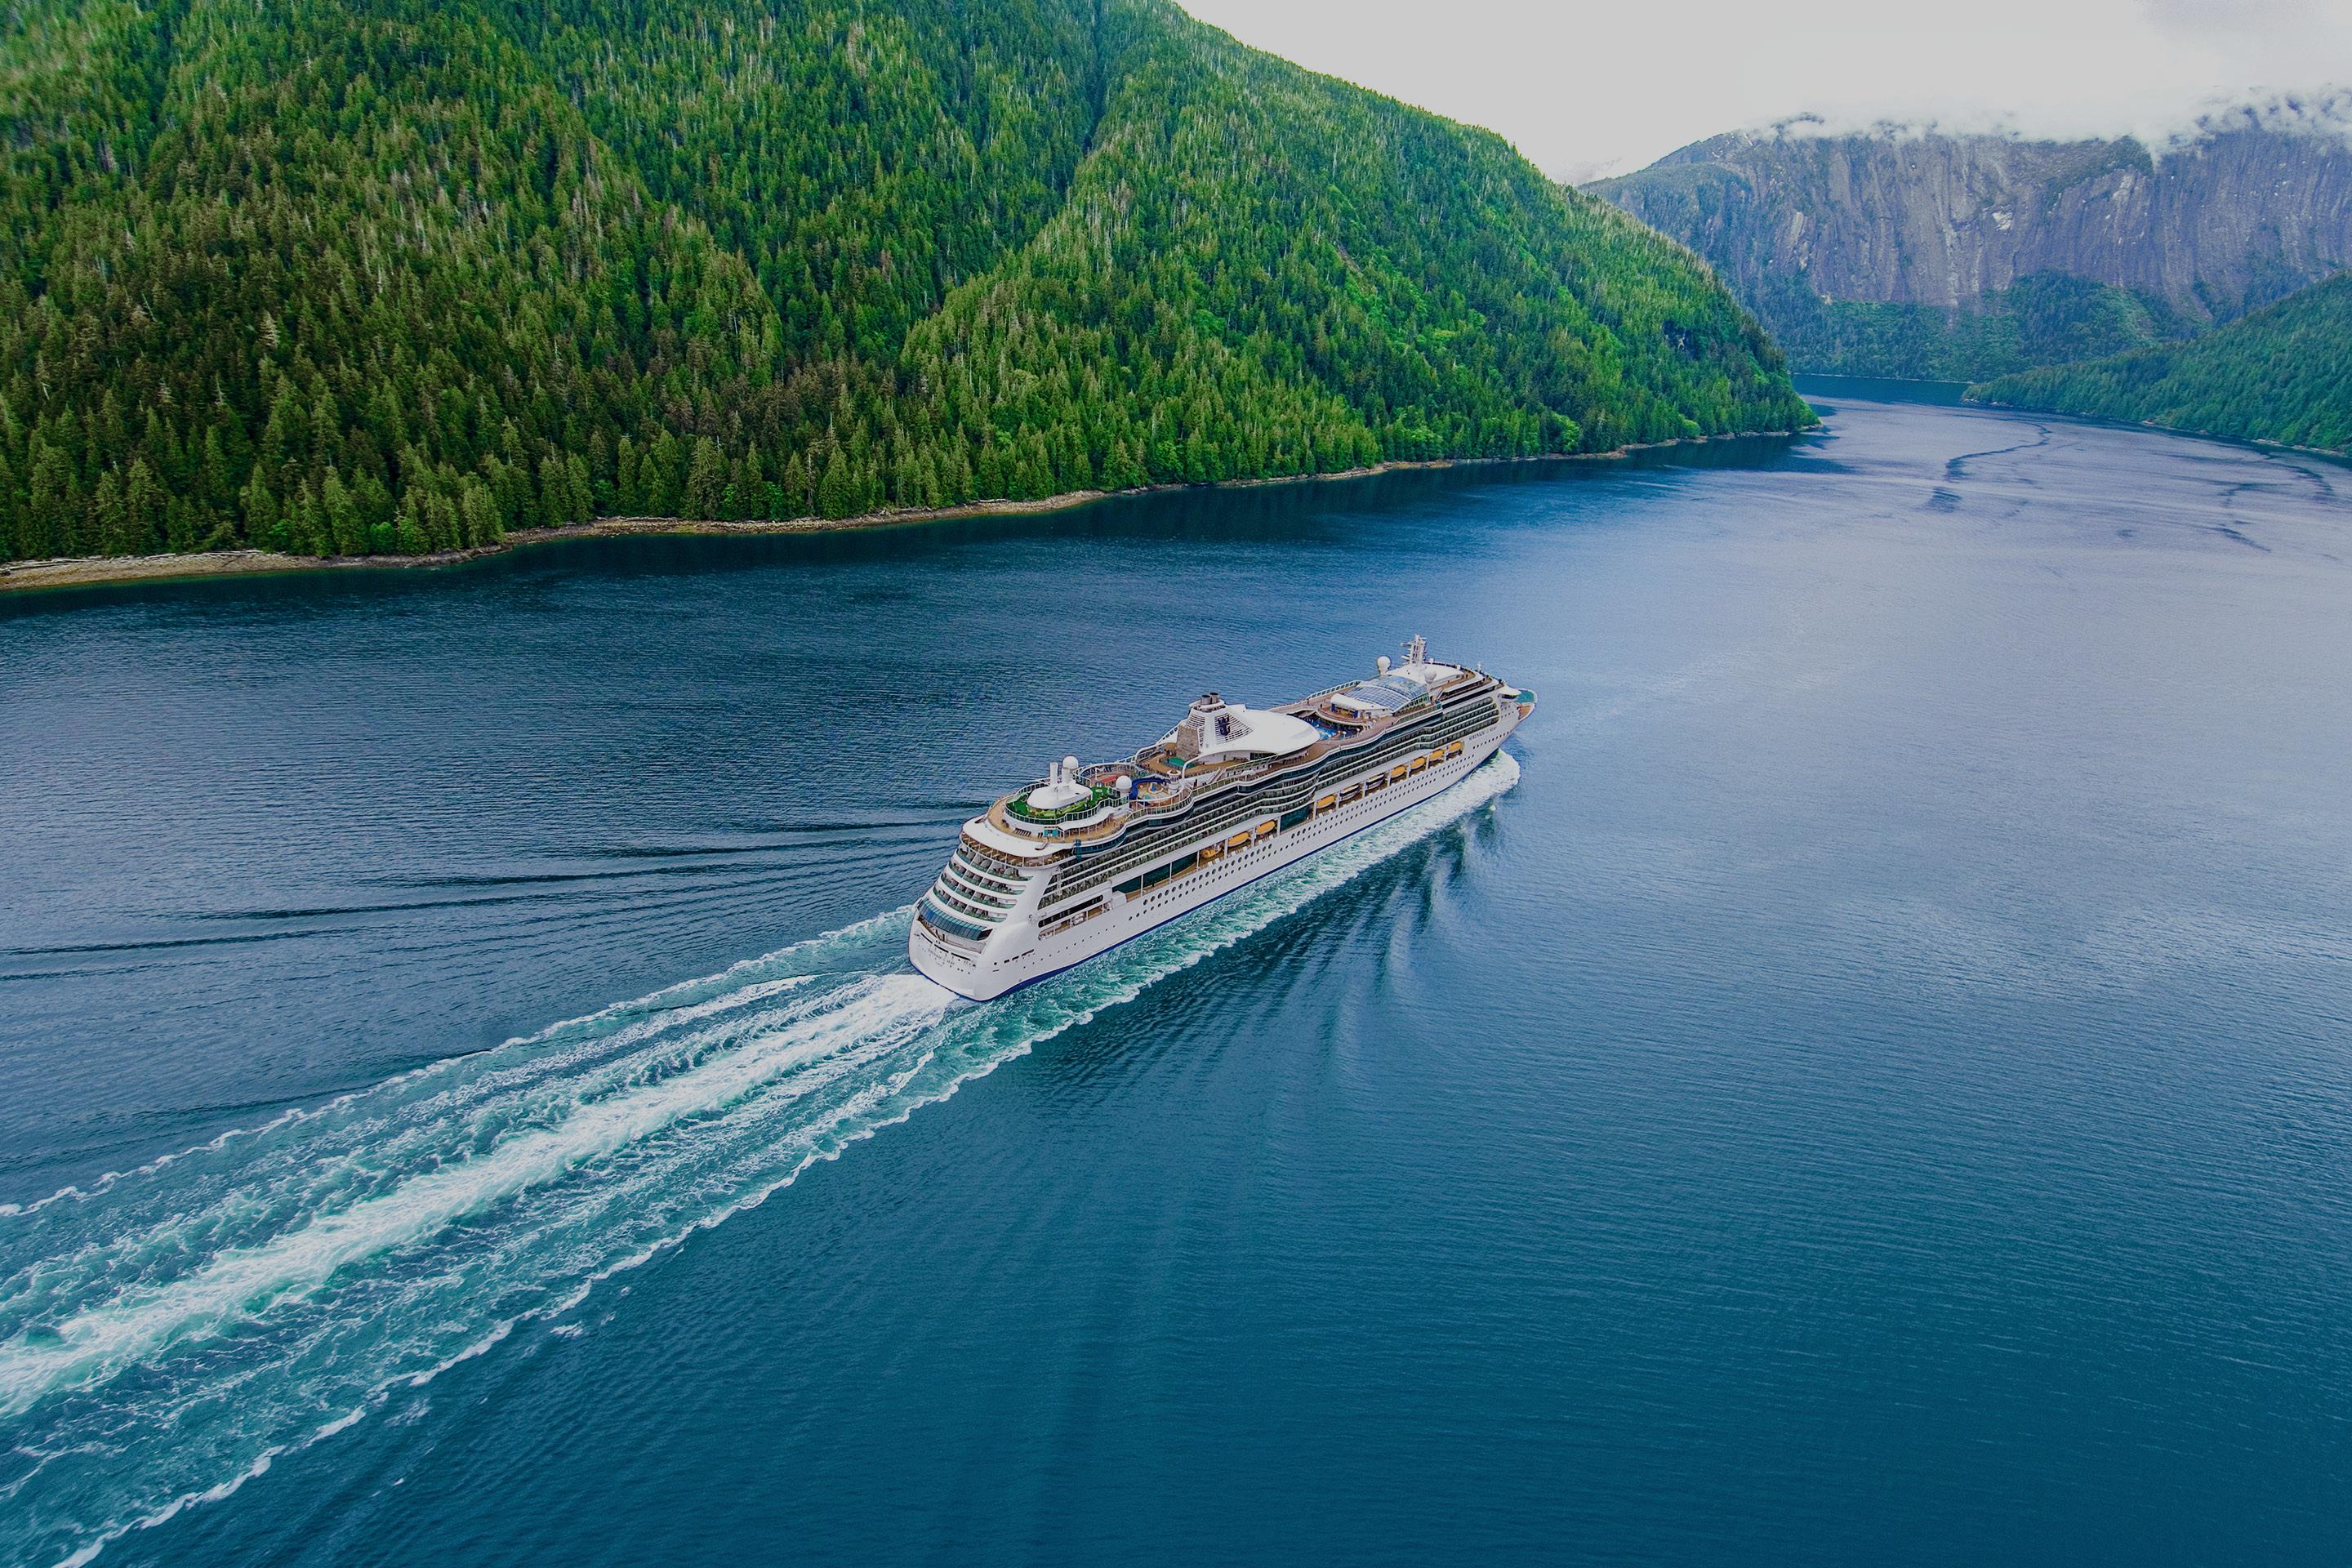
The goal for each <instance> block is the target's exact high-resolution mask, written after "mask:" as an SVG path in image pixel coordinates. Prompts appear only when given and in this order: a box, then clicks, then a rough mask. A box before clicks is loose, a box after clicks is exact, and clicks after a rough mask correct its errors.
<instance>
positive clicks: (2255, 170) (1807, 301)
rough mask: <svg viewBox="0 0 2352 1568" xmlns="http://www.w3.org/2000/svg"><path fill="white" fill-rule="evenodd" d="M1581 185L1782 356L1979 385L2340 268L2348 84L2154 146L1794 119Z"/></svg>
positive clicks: (2175, 333)
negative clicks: (1690, 252) (1697, 262)
mask: <svg viewBox="0 0 2352 1568" xmlns="http://www.w3.org/2000/svg"><path fill="white" fill-rule="evenodd" d="M1592 189H1593V190H1594V192H1595V193H1597V194H1601V195H1606V196H1607V197H1608V198H1609V199H1611V200H1612V201H1614V202H1616V203H1618V204H1619V205H1622V206H1623V207H1624V208H1625V209H1626V210H1627V211H1629V212H1632V213H1633V214H1634V215H1635V216H1639V217H1640V218H1642V219H1643V221H1644V222H1645V223H1649V224H1652V225H1654V226H1656V227H1657V228H1659V229H1660V230H1662V231H1663V232H1664V233H1666V234H1670V235H1673V236H1674V237H1676V238H1677V239H1680V240H1682V241H1684V242H1685V244H1687V245H1689V246H1691V247H1693V248H1694V249H1696V250H1697V251H1698V252H1699V253H1700V254H1701V255H1702V256H1705V257H1706V258H1707V260H1708V261H1709V262H1711V263H1712V264H1713V265H1714V266H1715V268H1716V269H1717V271H1718V272H1720V273H1721V274H1722V276H1723V278H1724V280H1725V281H1726V282H1727V283H1728V284H1729V285H1730V287H1731V289H1732V290H1733V292H1735V293H1736V294H1738V296H1739V297H1740V299H1741V300H1744V301H1745V302H1747V304H1748V306H1749V307H1750V308H1751V309H1753V310H1755V311H1756V312H1757V314H1758V315H1759V316H1760V317H1761V318H1762V319H1763V321H1764V324H1765V325H1766V326H1767V327H1768V328H1769V330H1770V331H1771V332H1772V334H1773V337H1774V338H1775V339H1776V340H1777V341H1778V342H1780V346H1781V347H1782V348H1783V349H1784V350H1785V351H1786V352H1787V353H1788V354H1789V356H1790V361H1791V362H1792V363H1794V364H1795V365H1796V366H1797V367H1798V368H1799V369H1801V370H1811V371H1826V372H1838V373H1844V374H1864V375H1896V376H1916V377H1927V378H1934V379H1949V380H1965V381H1981V380H1985V379H1987V378H1990V377H1991V376H1995V375H2002V374H2009V373H2010V372H2012V371H2018V370H2024V369H2028V368H2031V367H2032V366H2034V365H2038V364H2050V363H2062V362H2065V361H2072V360H2079V359H2087V358H2095V357H2097V356H2100V355H2105V354H2110V353H2121V352H2123V351H2126V350H2129V349H2136V348H2141V347H2147V346H2152V345H2156V344H2160V343H2164V342H2174V341H2178V340H2179V339H2182V338H2186V337H2188V336H2190V335H2191V334H2193V333H2195V332H2198V331H2205V330H2207V329H2208V328H2210V327H2212V326H2214V325H2216V324H2219V323H2221V322H2224V321H2234V320H2235V319H2236V318H2238V317H2239V316H2241V315H2243V314H2244V313H2245V312H2247V311H2248V310H2258V309H2260V308H2261V307H2262V306H2263V305H2266V304H2269V303H2271V302H2272V301H2273V300H2279V299H2282V298H2284V296H2286V295H2288V294H2290V293H2292V292H2294V290H2295V289H2300V288H2303V287H2305V285H2307V284H2310V283H2313V282H2315V281H2317V280H2318V279H2322V278H2326V277H2327V276H2328V275H2330V274H2331V273H2333V272H2335V271H2336V270H2337V269H2338V268H2343V267H2346V266H2347V265H2352V95H2336V96H2333V97H2322V98H2320V99H2317V100H2294V99H2277V100H2268V101H2263V102H2257V103H2251V104H2246V105H2242V106H2240V107H2238V108H2236V109H2233V110H2227V111H2222V112H2217V113H2213V114H2210V115H2207V116H2206V117H2205V118H2204V119H2203V120H2201V121H2200V122H2199V123H2198V125H2197V127H2196V129H2195V131H2194V132H2193V133H2191V134H2187V135H2184V136H2183V137H2182V138H2180V139H2179V140H2178V141H2174V142H2166V143H2162V144H2158V145H2146V144H2143V143H2142V142H2138V141H2136V140H2134V139H2132V138H2129V137H2124V138H2119V139H2116V140H2114V141H2083V142H2048V141H2032V140H2028V139H2026V138H2023V137H2019V136H2011V135H1987V134H1960V133H1948V132H1942V131H1939V130H1937V128H1935V127H1933V126H1928V127H1925V128H1921V127H1912V126H1900V125H1887V126H1881V127H1878V128H1876V129H1874V130H1872V131H1866V132H1843V133H1832V132H1830V131H1828V130H1827V129H1826V128H1824V127H1823V126H1822V125H1820V124H1818V123H1815V122H1811V121H1805V120H1797V121H1790V122H1788V123H1786V124H1783V125H1778V126H1773V127H1770V128H1769V129H1767V130H1764V131H1760V132H1738V133H1734V134H1730V135H1726V136H1717V137H1712V138H1710V139H1708V140H1707V141H1705V142H1696V143H1694V144H1692V145H1691V146H1688V147H1685V148H1683V149H1682V150H1680V151H1679V152H1676V153H1670V154H1668V155H1667V156H1666V157H1664V158H1663V159H1661V160H1659V161H1658V162H1657V163H1654V164H1653V165H1651V166H1650V167H1649V168H1647V169H1643V170H1642V171H1640V172H1639V173H1637V174H1628V175H1625V176H1623V177H1622V178H1620V179H1615V180H1608V181H1603V182H1601V183H1599V184H1595V185H1594V186H1593V187H1592Z"/></svg>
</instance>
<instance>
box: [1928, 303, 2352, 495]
mask: <svg viewBox="0 0 2352 1568" xmlns="http://www.w3.org/2000/svg"><path fill="white" fill-rule="evenodd" d="M1969 396H1970V397H1972V398H1976V399H1978V400H1979V401H1982V402H1987V403H2000V404H2008V405H2013V406H2017V407H2021V408H2041V409H2047V410H2049V411H2050V412H2052V413H2053V414H2087V415H2093V416H2098V417H2100V418H2105V419H2130V420H2136V421H2138V422H2141V423H2144V424H2149V425H2163V426H2169V427H2171V428H2174V429H2179V430H2197V431H2202V432H2205V433H2206V434H2209V435H2215V436H2235V437H2241V438H2242V439H2247V440H2257V441H2278V442H2283V443H2285V444H2287V445H2290V446H2296V447H2325V448H2327V449H2329V450H2333V451H2346V450H2352V272H2347V273H2343V274H2339V275H2338V276H2336V277H2335V278H2332V279H2328V280H2327V281H2326V282H2325V283H2315V284H2313V285H2312V286H2311V287H2310V288H2308V289H2304V290H2303V291H2302V292H2300V293H2296V294H2291V295H2289V296H2288V297H2287V298H2285V299H2284V300H2280V301H2279V302H2278V303H2277V304H2275V305H2273V306H2270V307H2269V308H2267V309H2265V310H2257V311H2255V312H2254V313H2253V314H2252V315H2250V316H2246V317H2242V318H2241V319H2240V320H2238V321H2232V322H2231V324H2230V325H2228V326H2226V327H2221V328H2219V329H2217V330H2216V331H2212V332H2210V333H2208V334H2206V335H2205V336H2203V337H2200V338H2197V339H2194V340H2193V341H2191V342H2186V343H2180V344H2177V345H2172V346H2168V347H2164V348H2153V349H2142V350H2139V351H2137V353H2126V354H2118V355H2116V356H2115V357H2113V358H2110V359H2103V360H2094V361H2092V362H2090V363H2086V364H2069V365H2053V366H2051V367H2050V368H2048V369H2046V370H2033V371H2027V372H2025V373H2024V374H2020V375H2010V376H2003V377H2001V378H2000V380H1998V381H1994V382H1991V383H1989V384H1985V385H1981V386H1972V387H1970V388H1969Z"/></svg>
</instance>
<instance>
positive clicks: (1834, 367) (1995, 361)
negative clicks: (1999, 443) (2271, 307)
mask: <svg viewBox="0 0 2352 1568" xmlns="http://www.w3.org/2000/svg"><path fill="white" fill-rule="evenodd" d="M1753 302H1754V303H1755V304H1756V306H1757V308H1758V310H1759V313H1760V315H1761V316H1762V318H1763V320H1764V321H1767V322H1769V324H1770V329H1771V332H1772V336H1773V341H1774V342H1777V343H1778V344H1779V345H1780V349H1781V351H1782V352H1783V353H1786V354H1787V355H1788V356H1789V358H1790V363H1793V364H1795V365H1797V366H1799V367H1801V368H1802V369H1804V370H1807V371H1812V372H1817V373H1822V374H1832V375H1885V376H1898V377H1903V378H1906V379H1909V380H1915V381H1978V380H1982V379H1984V378H1986V377H1989V376H1995V375H2007V374H2011V373H2013V372H2016V371H2021V370H2029V369H2032V367H2033V366H2036V365H2044V364H2064V363H2072V362H2074V361H2076V360H2084V359H2095V358H2099V357H2101V356H2103V355H2106V354H2113V353H2126V352H2128V351H2130V350H2132V349H2137V348H2147V347H2150V346H2153V345H2155V344H2158V343H2166V342H2179V341H2180V340H2181V339H2183V338H2186V337H2189V336H2191V335H2192V334H2193V333H2195V332H2196V331H2199V330H2200V328H2201V327H2202V326H2203V325H2204V323H2203V322H2201V321H2197V320H2194V319H2191V318H2189V317H2187V316H2184V315H2183V314H2182V313H2181V312H2180V311H2179V310H2174V309H2173V308H2172V306H2171V305H2169V304H2168V303H2167V302H2166V301H2165V300H2163V299H2162V298H2161V297H2159V296H2158V295H2155V294H2149V293H2134V292H2133V291H2132V290H2130V289H2119V288H2117V287H2116V286H2115V285H2114V284H2112V283H2095V282H2093V281H2092V280H2091V279H2087V278H2076V277H2074V276H2073V275H2071V274H2069V273H2064V272H2034V273H2029V274H2027V275H2026V276H2025V277H2023V278H2021V279H2018V280H2017V281H2016V282H2014V283H2012V284H2011V285H2010V286H2009V287H2008V288H2006V289H1993V290H1991V291H1990V292H1988V293H1984V294H1980V295H1979V296H1977V297H1976V298H1975V299H1973V300H1969V302H1968V303H1967V304H1965V305H1955V306H1941V305H1920V304H1914V303H1909V302H1899V303H1895V302H1879V301H1874V300H1824V299H1822V297H1821V296H1820V295H1818V294H1816V293H1814V292H1813V291H1812V290H1811V289H1810V288H1808V287H1806V286H1805V284H1804V283H1803V281H1802V279H1798V278H1789V277H1775V278H1772V279H1767V280H1764V281H1763V282H1762V284H1761V285H1760V294H1759V296H1758V297H1756V298H1755V299H1754V301H1753Z"/></svg>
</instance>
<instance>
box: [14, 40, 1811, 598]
mask: <svg viewBox="0 0 2352 1568" xmlns="http://www.w3.org/2000/svg"><path fill="white" fill-rule="evenodd" d="M0 110H5V115H6V118H7V121H8V124H9V126H10V127H11V130H12V132H13V134H12V136H11V138H10V140H9V142H8V143H7V145H6V147H5V149H0V204H5V213H6V222H5V237H0V557H17V558H23V557H40V556H47V555H53V554H87V553H96V552H106V553H139V552H152V551H157V550H163V549H173V550H192V549H212V548H224V547H228V546H234V545H245V544H253V545H259V546H263V547H267V548H273V549H279V550H287V551H292V552H300V553H311V554H327V553H336V554H353V553H363V552H425V551H433V550H442V549H448V548H454V547H463V546H469V545H478V544H481V543H486V542H492V541H495V540H496V539H497V538H499V536H500V535H501V534H502V533H503V532H504V531H506V530H509V529H511V528H515V527H519V526H524V525H530V524H538V523H558V522H567V521H577V520H582V519H585V518H588V517H590V516H592V515H595V514H614V513H617V514H647V515H655V516H678V517H693V518H762V517H793V516H800V515H807V514H812V513H814V514H819V515H824V516H833V517H840V516H848V515H851V514H855V513H859V512H864V511H867V510H875V509H877V508H883V507H892V506H936V505H941V504H950V503H955V502H960V501H963V500H972V499H977V498H987V497H1005V498H1012V499H1031V498H1036V497H1042V496H1045V495H1048V494H1052V493H1055V492H1060V491H1067V490H1074V489H1094V488H1121V487H1126V486H1130V485H1137V484H1142V483H1146V482H1154V481H1171V480H1207V479H1231V478H1237V477H1255V476H1266V475H1276V474H1292V473H1311V472H1318V471H1328V470H1332V469H1338V468H1348V467H1352V466H1356V465H1360V464H1362V463H1366V462H1370V461H1374V460H1378V459H1381V458H1432V457H1440V456H1460V457H1472V456H1477V457H1484V456H1515V455H1527V454H1536V453H1543V452H1560V451H1590V450H1603V449H1608V448H1612V447H1618V446H1621V445H1623V444H1625V443H1627V442H1632V441H1645V440H1656V439H1663V438H1669V437H1685V436H1694V435H1701V434H1715V433H1720V432H1726V431H1730V430H1738V429H1772V428H1782V429H1785V428H1791V427H1795V426H1800V425H1802V424H1804V423H1806V422H1808V421H1809V419H1810V416H1809V415H1808V413H1807V412H1806V410H1805V409H1804V407H1803V405H1802V404H1801V402H1800V401H1799V400H1798V399H1797V397H1796V396H1795V395H1794V393H1793V392H1792V391H1791V390H1790V386H1789V384H1788V381H1787V378H1786V375H1785V374H1784V372H1783V369H1782V366H1781V363H1780V358H1779V356H1778V354H1777V353H1775V352H1774V351H1773V350H1772V349H1771V347H1770V346H1769V344H1768V343H1767V342H1766V341H1765V339H1764V338H1763V336H1762V333H1761V332H1760V331H1759V329H1758V328H1757V326H1756V325H1755V323H1754V322H1753V321H1751V320H1750V319H1749V318H1748V316H1747V315H1746V314H1745V313H1744V312H1742V311H1741V310H1740V309H1739V308H1738V305H1737V304H1736V303H1735V302H1734V301H1733V300H1731V299H1730V297H1729V296H1728V295H1727V293H1725V291H1724V290H1723V289H1721V288H1720V287H1719V286H1717V284H1716V282H1715V281H1714V279H1712V277H1711V276H1710V275H1708V273H1707V272H1706V269H1705V268H1703V267H1702V266H1700V265H1699V264H1697V263H1696V261H1695V260H1694V258H1691V257H1690V256H1689V254H1688V253H1687V252H1685V250H1683V249H1682V247H1679V246H1676V245H1674V244H1672V243H1670V242H1667V241H1664V240H1662V239H1660V238H1659V237H1656V236H1654V235H1653V234H1651V233H1650V232H1649V231H1647V230H1645V229H1643V227H1642V226H1640V225H1638V224H1636V223H1634V222H1633V220H1631V219H1629V218H1627V217H1625V216H1623V215H1622V214H1620V213H1618V212H1617V211H1615V210H1614V209H1613V208H1611V207H1609V206H1607V205H1605V204H1602V203H1600V202H1597V201H1594V200H1591V198H1587V197H1583V196H1580V195H1576V194H1574V193H1572V192H1568V191H1564V190H1562V189H1561V188H1559V187H1558V186H1556V185H1553V184H1550V183H1549V182H1548V181H1546V180H1545V179H1543V178H1542V177H1541V176H1540V175H1539V174H1537V173H1536V172H1535V171H1534V170H1533V169H1532V168H1530V167H1529V166H1528V164H1527V163H1525V162H1524V161H1523V160H1521V159H1519V158H1518V157H1517V155H1516V154H1514V153H1512V152H1511V151H1510V150H1509V149H1508V148H1507V146H1505V145H1504V144H1503V143H1502V142H1499V141H1498V140H1496V138H1494V137H1492V136H1489V135H1487V134H1486V133H1484V132H1476V131H1473V130H1468V129H1465V128H1463V127H1460V126H1457V125H1454V124H1452V123H1450V122H1447V121H1441V120H1438V119H1436V118H1434V117H1433V116H1430V115H1427V114H1423V113H1422V112H1420V111H1418V110H1412V109H1409V108H1406V107H1404V106H1402V105H1400V104H1397V103H1394V102H1391V101H1390V100H1385V99H1381V98H1379V97H1377V96H1374V95H1372V94H1370V93H1366V92H1363V91H1360V90H1359V89H1353V88H1349V87H1348V86H1346V85H1344V84H1341V83H1339V82H1335V81H1332V80H1329V79H1324V78H1318V77H1316V76H1313V75H1311V74H1309V73H1307V72H1304V71H1301V70H1299V69H1297V68H1294V67H1291V66H1288V65H1286V64H1285V63H1284V62H1282V61H1279V60H1276V59H1274V58H1270V57H1267V56H1265V55H1262V54H1258V53H1255V51H1252V50H1248V49H1245V48H1244V47H1240V46H1238V45H1236V44H1234V42H1233V41H1232V40H1231V39H1229V38H1227V37H1225V36H1224V35H1223V34H1221V33H1218V32H1215V31H1214V30H1213V29H1210V28H1207V27H1203V26H1199V25H1198V24H1195V23H1193V22H1192V21H1191V20H1190V19H1189V18H1187V17H1186V16H1183V15H1182V13H1181V12H1180V11H1178V10H1176V9H1174V8H1173V7H1172V6H1170V5H1164V4H1161V3H1160V0H1099V3H1097V0H965V3H962V4H957V3H955V0H887V3H868V4H863V5H861V4H856V3H854V0H782V3H781V4H778V3H775V0H771V3H769V4H766V5H752V4H750V3H748V0H746V3H740V4H739V3H734V0H709V3H704V4H686V3H682V0H542V3H534V4H530V5H523V4H520V3H513V4H509V3H507V0H450V3H441V4H435V3H431V0H343V3H330V0H272V3H271V4H269V5H253V4H251V3H250V0H147V3H145V4H139V3H134V0H22V3H20V4H19V5H16V6H15V7H13V8H12V9H11V10H10V11H9V12H8V13H7V14H6V16H5V20H0Z"/></svg>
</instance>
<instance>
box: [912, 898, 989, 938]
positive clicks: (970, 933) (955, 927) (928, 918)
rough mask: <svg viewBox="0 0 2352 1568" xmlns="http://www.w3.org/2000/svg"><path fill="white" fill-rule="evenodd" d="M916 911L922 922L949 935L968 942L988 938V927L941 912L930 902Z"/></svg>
mask: <svg viewBox="0 0 2352 1568" xmlns="http://www.w3.org/2000/svg"><path fill="white" fill-rule="evenodd" d="M916 913H917V915H918V917H919V918H920V919H921V921H922V922H923V923H924V924H925V925H927V926H929V927H930V928H931V929H932V930H933V931H944V932H945V933H946V934H948V935H949V936H956V937H961V938H962V939H963V940H964V941H966V942H986V941H987V940H988V930H987V928H986V927H984V926H976V925H967V924H965V923H964V922H963V921H960V920H957V919H956V918H955V917H954V916H953V915H948V914H942V913H940V911H939V910H936V909H933V908H932V907H931V906H929V904H926V905H924V906H923V907H922V908H921V909H919V910H917V911H916Z"/></svg>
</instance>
